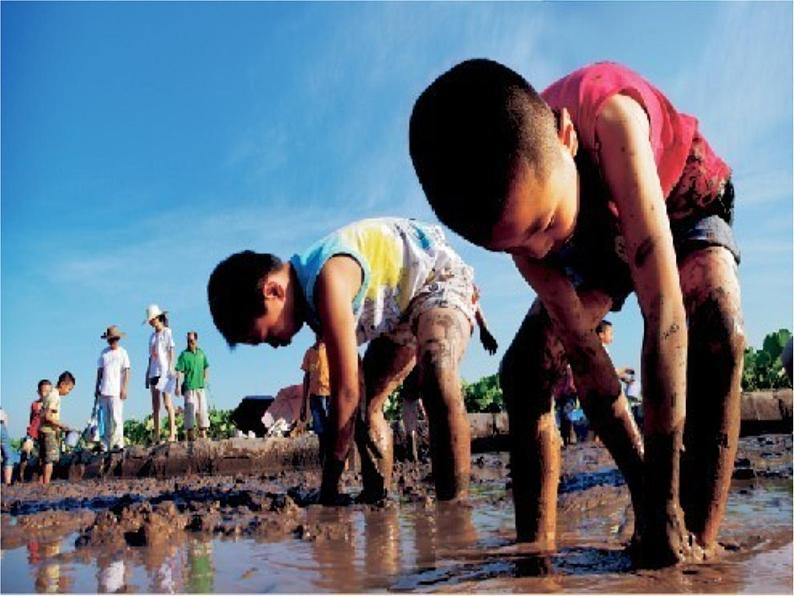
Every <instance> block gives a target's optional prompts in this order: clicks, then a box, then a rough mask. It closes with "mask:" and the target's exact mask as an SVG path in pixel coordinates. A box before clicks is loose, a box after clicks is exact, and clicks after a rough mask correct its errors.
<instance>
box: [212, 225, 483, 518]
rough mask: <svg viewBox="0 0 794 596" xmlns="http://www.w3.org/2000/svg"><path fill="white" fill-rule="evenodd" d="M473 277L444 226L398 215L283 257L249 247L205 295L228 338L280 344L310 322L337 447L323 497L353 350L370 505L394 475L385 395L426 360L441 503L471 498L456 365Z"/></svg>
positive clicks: (343, 423) (349, 430)
mask: <svg viewBox="0 0 794 596" xmlns="http://www.w3.org/2000/svg"><path fill="white" fill-rule="evenodd" d="M473 278H474V275H473V270H472V268H471V267H469V266H468V265H466V263H464V262H463V260H462V259H461V258H460V257H459V256H458V255H457V253H455V251H454V250H453V249H452V248H451V247H450V246H449V244H447V242H446V239H445V237H444V234H443V232H442V231H441V229H440V228H439V227H437V226H434V225H430V224H425V223H421V222H417V221H414V220H409V219H401V218H378V219H367V220H363V221H358V222H354V223H352V224H349V225H348V226H345V227H343V228H341V229H340V230H337V231H335V232H333V233H331V234H329V235H328V236H326V237H325V238H323V239H321V240H320V241H318V242H317V243H315V244H314V245H313V246H312V247H310V248H309V249H308V250H307V251H306V252H304V253H301V254H298V255H295V256H293V257H292V259H290V261H289V262H287V263H284V262H282V261H281V260H280V259H278V257H276V256H274V255H271V254H261V253H255V252H252V251H245V252H241V253H237V254H234V255H232V256H230V257H229V258H227V259H226V260H225V261H223V262H222V263H220V264H219V265H218V266H217V267H216V268H215V271H213V273H212V275H211V276H210V280H209V284H208V288H207V291H208V297H209V303H210V310H211V312H212V316H213V319H214V321H215V325H216V326H217V327H218V330H219V331H220V332H221V333H222V334H223V336H224V337H225V338H226V341H227V342H228V343H229V344H230V345H234V344H236V343H248V344H252V345H256V344H260V343H268V344H270V345H271V346H273V347H279V346H285V345H288V344H289V343H290V340H291V338H292V337H293V336H294V335H295V334H296V333H297V332H298V331H299V330H300V328H301V326H302V325H303V323H304V322H305V323H307V324H308V325H309V326H310V327H311V328H312V329H313V330H314V331H315V332H316V333H317V334H318V335H319V336H320V337H321V338H322V341H323V342H324V343H325V345H326V349H327V352H328V363H329V368H330V380H331V396H332V398H331V412H330V437H329V441H330V447H329V454H328V457H327V458H326V460H325V464H324V467H323V481H322V487H321V491H320V499H321V501H322V502H323V503H334V502H335V501H336V498H337V495H338V484H339V477H340V475H341V473H342V470H343V468H344V461H345V458H346V456H347V453H348V451H349V448H350V444H351V442H352V438H353V434H354V430H355V422H356V411H357V409H358V405H359V398H360V391H361V390H360V387H359V364H358V346H359V345H361V344H365V343H369V345H368V348H367V351H366V355H365V357H364V381H365V386H366V407H365V409H364V412H363V416H362V418H363V424H362V425H361V426H360V431H359V432H357V433H356V435H357V436H356V440H357V443H358V445H359V450H360V452H361V458H362V473H363V474H362V475H363V480H364V492H363V493H362V495H361V497H362V499H363V500H366V501H376V500H379V499H381V498H383V497H384V496H385V494H386V492H387V490H388V488H389V485H390V482H391V469H392V457H393V454H392V435H391V430H390V429H389V426H388V424H387V423H386V420H385V418H384V416H383V404H384V402H385V400H386V398H387V397H388V395H389V394H390V393H391V392H392V391H393V390H394V389H395V388H396V387H397V386H398V385H399V384H400V383H401V382H402V380H403V379H404V378H405V376H406V375H407V374H408V373H409V372H410V371H411V369H412V368H413V367H414V365H415V364H417V365H418V366H419V367H420V376H421V379H422V381H421V382H422V394H423V396H424V399H425V405H426V407H427V413H428V418H429V423H430V432H431V436H432V437H433V441H432V449H431V455H432V460H433V477H434V479H435V483H436V491H437V497H438V498H439V499H456V498H459V497H462V496H464V495H466V494H467V491H468V483H469V469H470V461H469V459H470V432H469V425H468V421H467V419H466V410H465V407H464V405H463V399H462V396H461V389H460V382H459V376H458V366H459V363H460V360H461V358H462V357H463V353H464V351H465V349H466V346H467V344H468V341H469V337H470V335H471V332H472V329H473V327H474V325H475V324H476V322H477V310H478V307H477V300H476V291H475V287H474V279H473Z"/></svg>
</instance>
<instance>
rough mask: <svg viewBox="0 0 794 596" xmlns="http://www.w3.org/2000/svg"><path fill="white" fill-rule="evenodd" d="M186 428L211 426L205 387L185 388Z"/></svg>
mask: <svg viewBox="0 0 794 596" xmlns="http://www.w3.org/2000/svg"><path fill="white" fill-rule="evenodd" d="M184 393H185V430H190V429H192V428H193V427H194V426H196V421H197V420H198V427H199V428H209V427H210V418H209V415H208V414H207V396H206V395H205V393H204V390H203V389H185V390H184Z"/></svg>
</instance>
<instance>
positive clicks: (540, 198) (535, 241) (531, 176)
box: [485, 110, 579, 259]
mask: <svg viewBox="0 0 794 596" xmlns="http://www.w3.org/2000/svg"><path fill="white" fill-rule="evenodd" d="M560 126H561V128H560V132H559V141H560V144H559V145H558V146H557V148H558V150H559V155H557V156H555V157H556V159H554V158H552V159H550V162H551V163H550V165H549V168H548V172H547V173H546V175H545V176H542V177H541V176H538V175H537V174H536V172H535V169H534V168H532V167H530V166H529V164H527V162H526V161H524V160H523V159H519V160H518V162H517V164H516V168H515V174H514V177H513V181H512V183H511V184H510V187H509V189H508V193H507V198H506V201H505V210H504V212H503V213H502V217H501V219H500V220H499V222H498V223H497V224H496V225H495V226H494V227H493V230H492V231H491V241H490V242H489V243H488V244H487V245H486V246H485V248H488V249H489V250H494V251H499V252H507V253H510V254H512V255H516V256H524V257H529V258H532V259H542V258H544V257H545V256H547V255H548V254H549V253H553V252H555V251H557V250H558V249H559V248H560V247H561V246H562V245H563V244H564V243H565V241H566V240H568V238H570V237H571V235H572V234H573V231H574V228H575V227H576V215H577V212H578V210H579V175H578V172H577V170H576V164H575V163H574V160H573V156H574V155H575V154H576V150H577V140H576V132H575V131H574V130H573V125H572V124H571V121H570V118H569V117H568V114H567V112H566V111H565V110H563V115H562V123H561V125H560Z"/></svg>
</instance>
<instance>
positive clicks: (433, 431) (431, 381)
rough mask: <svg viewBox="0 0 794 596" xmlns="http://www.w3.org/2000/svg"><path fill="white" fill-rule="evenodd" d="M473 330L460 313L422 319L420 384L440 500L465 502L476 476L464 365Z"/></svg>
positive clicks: (433, 313) (443, 310)
mask: <svg viewBox="0 0 794 596" xmlns="http://www.w3.org/2000/svg"><path fill="white" fill-rule="evenodd" d="M471 331H472V326H471V323H470V322H469V320H468V319H467V317H466V315H464V314H463V313H462V312H461V311H460V310H458V309H457V308H449V307H436V308H430V309H428V310H427V311H425V312H423V313H422V314H421V315H419V317H418V319H417V330H416V337H417V340H418V344H419V345H418V364H419V366H420V370H419V383H420V387H421V392H422V399H423V401H424V404H425V410H426V411H427V419H428V424H429V427H430V457H431V460H432V462H433V479H434V480H435V485H436V497H437V498H438V499H439V500H451V499H458V498H461V497H465V496H466V495H467V494H468V490H469V476H470V473H471V430H470V429H469V420H468V418H467V417H466V407H465V406H464V404H463V396H462V395H461V390H460V378H459V376H458V365H459V363H460V360H461V358H463V354H464V352H465V351H466V346H467V345H468V343H469V337H471Z"/></svg>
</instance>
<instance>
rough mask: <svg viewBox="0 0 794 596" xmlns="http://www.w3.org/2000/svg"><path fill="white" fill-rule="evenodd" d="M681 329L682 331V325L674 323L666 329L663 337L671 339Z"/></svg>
mask: <svg viewBox="0 0 794 596" xmlns="http://www.w3.org/2000/svg"><path fill="white" fill-rule="evenodd" d="M679 331H681V327H680V326H679V325H678V323H673V324H672V325H670V327H668V328H667V330H665V331H664V333H662V339H664V340H667V339H670V337H671V336H672V335H674V334H676V333H678V332H679Z"/></svg>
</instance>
